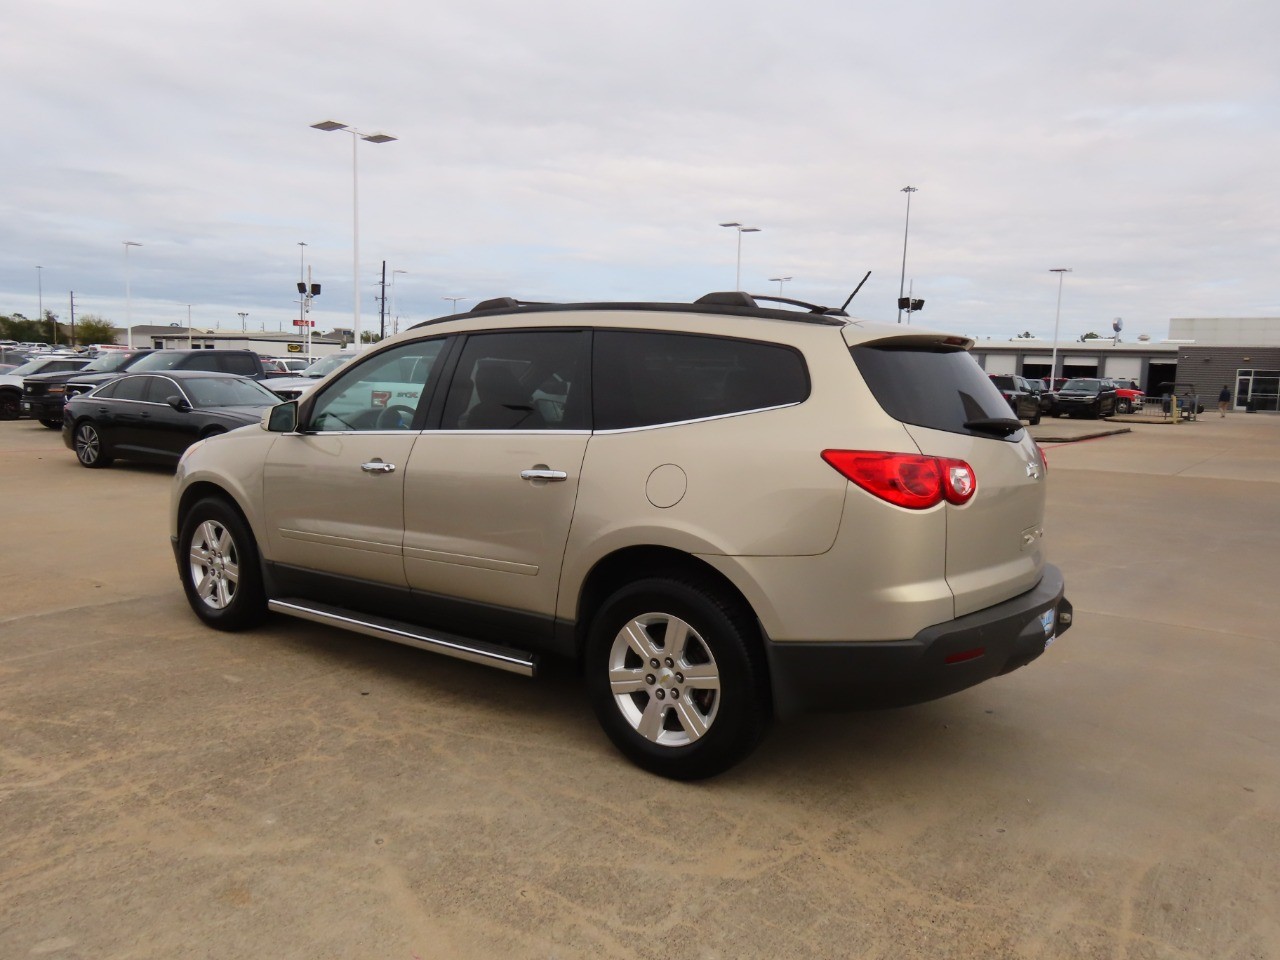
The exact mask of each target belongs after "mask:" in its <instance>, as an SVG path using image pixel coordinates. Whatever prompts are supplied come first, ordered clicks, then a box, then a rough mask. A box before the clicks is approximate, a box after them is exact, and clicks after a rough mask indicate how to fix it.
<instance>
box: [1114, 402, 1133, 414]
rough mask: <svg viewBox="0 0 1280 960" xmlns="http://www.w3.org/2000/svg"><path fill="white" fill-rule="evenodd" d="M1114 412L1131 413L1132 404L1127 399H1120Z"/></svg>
mask: <svg viewBox="0 0 1280 960" xmlns="http://www.w3.org/2000/svg"><path fill="white" fill-rule="evenodd" d="M1116 413H1120V414H1125V413H1133V404H1132V403H1130V402H1129V401H1128V400H1121V401H1120V402H1119V403H1117V404H1116Z"/></svg>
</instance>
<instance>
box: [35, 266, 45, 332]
mask: <svg viewBox="0 0 1280 960" xmlns="http://www.w3.org/2000/svg"><path fill="white" fill-rule="evenodd" d="M36 303H37V306H36V309H37V310H38V311H39V313H37V314H36V317H37V318H38V319H39V321H40V322H41V323H44V267H41V266H39V265H37V266H36Z"/></svg>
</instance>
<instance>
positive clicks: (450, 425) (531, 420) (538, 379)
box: [440, 330, 591, 430]
mask: <svg viewBox="0 0 1280 960" xmlns="http://www.w3.org/2000/svg"><path fill="white" fill-rule="evenodd" d="M590 342H591V341H590V334H588V333H587V332H586V331H584V330H516V331H508V332H502V333H481V334H472V335H471V336H469V337H467V342H466V344H465V345H464V346H463V348H462V352H461V355H460V356H459V358H458V365H457V368H456V369H455V371H454V374H453V379H452V381H451V382H450V384H449V393H448V396H447V398H446V400H445V405H444V413H443V415H442V419H441V423H440V429H442V430H586V429H588V427H589V425H590V417H591V412H590V390H589V388H588V384H587V379H588V371H589V368H590V363H589V357H590Z"/></svg>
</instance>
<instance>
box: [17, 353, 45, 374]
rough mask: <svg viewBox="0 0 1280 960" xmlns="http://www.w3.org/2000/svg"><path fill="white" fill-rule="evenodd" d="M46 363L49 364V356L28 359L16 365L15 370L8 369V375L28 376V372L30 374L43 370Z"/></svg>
mask: <svg viewBox="0 0 1280 960" xmlns="http://www.w3.org/2000/svg"><path fill="white" fill-rule="evenodd" d="M48 365H49V358H48V357H44V358H42V359H40V360H28V361H27V362H26V363H24V364H23V365H22V366H20V367H18V368H17V369H16V370H10V371H9V376H11V377H25V376H28V375H29V374H32V373H39V372H40V371H41V370H43V369H44V368H45V367H47V366H48Z"/></svg>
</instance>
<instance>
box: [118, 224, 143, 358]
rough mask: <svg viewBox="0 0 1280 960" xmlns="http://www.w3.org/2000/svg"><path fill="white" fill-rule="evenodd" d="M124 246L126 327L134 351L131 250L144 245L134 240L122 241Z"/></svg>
mask: <svg viewBox="0 0 1280 960" xmlns="http://www.w3.org/2000/svg"><path fill="white" fill-rule="evenodd" d="M120 242H121V243H123V244H124V325H125V326H126V327H128V328H129V336H128V341H129V349H130V350H132V349H133V292H132V290H131V289H130V283H131V281H132V279H133V278H132V277H131V276H130V275H129V248H130V247H140V246H142V244H140V243H134V242H133V241H132V240H122V241H120Z"/></svg>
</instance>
